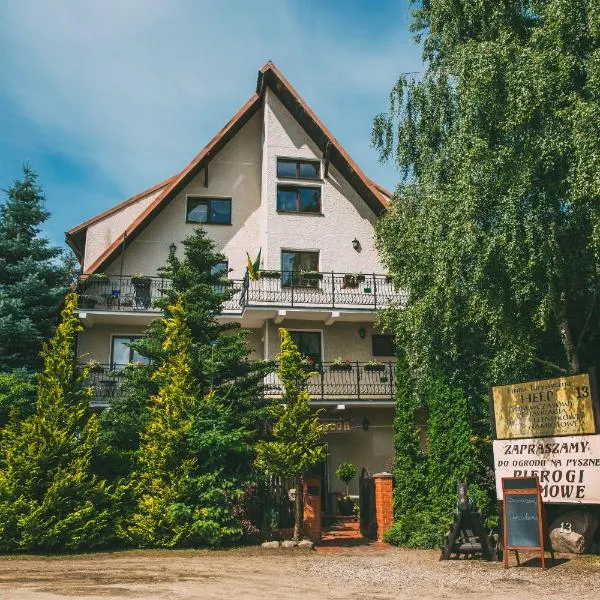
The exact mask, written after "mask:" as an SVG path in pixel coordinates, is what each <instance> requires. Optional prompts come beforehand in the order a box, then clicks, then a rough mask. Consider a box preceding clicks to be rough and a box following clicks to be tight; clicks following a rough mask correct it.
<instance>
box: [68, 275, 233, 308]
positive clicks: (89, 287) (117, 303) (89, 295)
mask: <svg viewBox="0 0 600 600" xmlns="http://www.w3.org/2000/svg"><path fill="white" fill-rule="evenodd" d="M242 283H243V281H242V280H239V281H237V282H236V281H232V284H231V290H232V292H233V296H232V297H231V298H228V299H227V300H225V301H224V302H223V309H224V310H234V311H235V310H237V311H240V310H241V305H240V297H241V295H242ZM170 287H171V280H170V279H166V278H163V277H145V278H143V279H142V280H140V279H136V278H133V277H131V276H125V275H124V276H122V277H112V276H107V277H101V278H96V277H94V276H91V277H88V278H85V279H84V278H81V279H80V280H79V283H78V284H77V293H78V294H79V308H80V309H87V310H102V311H106V310H110V311H113V310H116V311H144V312H146V311H150V312H156V313H160V312H161V310H160V308H158V307H157V306H156V301H157V300H160V299H161V298H163V297H164V295H165V293H166V291H167V290H168V289H169V288H170ZM217 290H218V291H222V292H224V291H225V290H226V288H225V286H223V287H222V288H221V287H218V288H217Z"/></svg>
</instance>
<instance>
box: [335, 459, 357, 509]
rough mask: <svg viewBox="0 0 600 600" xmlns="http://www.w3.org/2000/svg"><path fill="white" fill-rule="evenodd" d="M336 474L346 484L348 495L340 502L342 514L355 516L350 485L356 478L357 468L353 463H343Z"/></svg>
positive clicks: (339, 506)
mask: <svg viewBox="0 0 600 600" xmlns="http://www.w3.org/2000/svg"><path fill="white" fill-rule="evenodd" d="M335 474H336V475H337V476H338V478H339V479H341V480H342V481H343V482H344V483H345V484H346V495H345V496H342V497H341V498H340V499H339V500H338V510H339V511H340V514H341V515H343V516H345V517H348V516H350V515H352V514H354V500H352V498H350V491H349V487H350V486H349V484H350V482H351V481H352V480H353V479H354V477H356V467H355V466H354V465H353V464H352V463H342V464H341V465H340V466H339V467H338V468H337V469H336V471H335Z"/></svg>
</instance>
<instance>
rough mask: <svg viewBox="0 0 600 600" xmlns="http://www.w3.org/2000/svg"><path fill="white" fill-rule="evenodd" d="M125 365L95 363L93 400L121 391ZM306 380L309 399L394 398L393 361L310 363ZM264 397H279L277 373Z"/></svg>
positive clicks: (91, 380)
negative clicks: (309, 374)
mask: <svg viewBox="0 0 600 600" xmlns="http://www.w3.org/2000/svg"><path fill="white" fill-rule="evenodd" d="M127 366H128V365H116V364H112V365H111V364H97V363H96V364H95V365H94V367H93V368H92V370H91V371H90V373H89V376H88V380H87V383H88V385H89V386H90V387H91V388H92V389H93V398H94V401H95V402H104V403H108V402H110V400H111V399H112V398H117V397H119V396H120V395H121V393H122V382H123V369H124V368H126V367H127ZM310 370H311V371H315V375H313V376H312V377H311V378H310V380H309V381H308V392H309V394H310V396H311V399H312V400H348V401H352V400H393V399H394V389H395V385H396V366H395V364H394V363H374V362H371V363H364V362H348V363H344V364H342V365H340V363H339V362H337V363H327V362H326V363H320V364H316V365H312V366H311V367H310ZM264 390H265V396H266V397H278V396H281V393H282V386H281V381H280V380H279V377H278V375H277V373H276V372H274V373H270V374H269V375H267V376H266V377H265V380H264Z"/></svg>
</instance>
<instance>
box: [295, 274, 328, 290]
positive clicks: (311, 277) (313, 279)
mask: <svg viewBox="0 0 600 600" xmlns="http://www.w3.org/2000/svg"><path fill="white" fill-rule="evenodd" d="M300 276H301V283H302V284H304V285H307V286H309V287H316V286H317V285H318V283H319V281H321V280H322V279H323V273H319V271H301V272H300Z"/></svg>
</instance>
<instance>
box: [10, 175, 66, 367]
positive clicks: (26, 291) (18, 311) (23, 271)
mask: <svg viewBox="0 0 600 600" xmlns="http://www.w3.org/2000/svg"><path fill="white" fill-rule="evenodd" d="M6 194H7V199H6V202H5V203H4V204H3V205H2V206H0V371H8V370H11V369H15V368H25V369H29V370H36V369H38V368H39V367H40V366H41V361H40V357H39V351H40V348H41V345H42V342H43V340H45V339H47V338H49V337H50V335H51V334H52V330H53V328H54V327H55V325H56V321H57V317H58V310H59V306H60V302H61V301H62V298H63V297H64V294H65V291H66V285H65V276H64V272H63V269H62V268H61V267H60V266H59V265H58V264H57V259H58V257H59V256H60V254H61V250H60V249H59V248H56V247H53V246H51V245H50V242H49V240H48V239H47V238H45V237H43V236H41V226H42V224H43V223H44V222H45V221H46V220H47V219H48V217H49V213H48V212H47V211H46V210H45V208H44V194H43V191H42V189H41V188H40V186H39V185H38V184H37V176H36V174H35V173H34V172H33V171H32V170H31V168H30V167H29V166H27V165H25V166H24V167H23V177H22V179H18V180H16V181H15V182H14V183H13V184H12V186H11V187H10V188H9V189H8V190H7V191H6Z"/></svg>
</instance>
